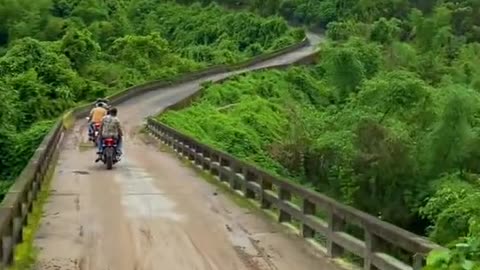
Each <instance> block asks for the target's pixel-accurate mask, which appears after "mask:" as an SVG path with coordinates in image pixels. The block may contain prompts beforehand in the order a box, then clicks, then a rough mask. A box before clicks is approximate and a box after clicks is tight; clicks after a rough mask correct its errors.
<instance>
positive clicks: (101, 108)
mask: <svg viewBox="0 0 480 270" xmlns="http://www.w3.org/2000/svg"><path fill="white" fill-rule="evenodd" d="M95 105H96V107H95V108H93V109H92V110H91V111H90V116H89V117H88V119H89V125H88V135H89V137H90V138H91V137H92V136H93V134H94V124H95V123H101V122H102V119H103V117H104V116H105V115H107V109H106V108H105V107H106V104H105V103H103V102H98V103H96V104H95Z"/></svg>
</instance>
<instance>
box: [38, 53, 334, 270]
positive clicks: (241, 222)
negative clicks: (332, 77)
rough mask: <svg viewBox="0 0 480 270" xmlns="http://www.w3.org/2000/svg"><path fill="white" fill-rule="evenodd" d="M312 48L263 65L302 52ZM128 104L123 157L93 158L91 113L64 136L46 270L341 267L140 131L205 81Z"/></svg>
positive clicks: (48, 221) (49, 212)
mask: <svg viewBox="0 0 480 270" xmlns="http://www.w3.org/2000/svg"><path fill="white" fill-rule="evenodd" d="M309 52H311V48H305V49H301V50H299V51H297V52H295V53H292V54H289V55H286V56H281V57H279V58H276V59H273V60H271V61H267V62H265V63H261V64H259V65H256V66H255V67H253V68H258V67H262V66H265V65H271V64H278V63H283V62H286V63H288V62H289V61H293V60H295V58H299V57H302V56H303V55H305V54H307V53H309ZM227 75H228V74H222V75H217V76H211V77H209V78H203V79H201V80H197V81H194V82H189V83H185V84H182V85H178V86H173V87H170V88H166V89H162V90H159V91H153V92H150V93H147V94H145V95H143V96H141V97H138V98H135V99H132V100H129V101H128V102H125V103H124V104H122V105H121V106H119V117H120V119H121V120H122V123H123V125H124V128H125V129H126V131H127V132H126V134H127V136H126V138H125V139H124V157H123V159H122V160H121V162H120V163H118V164H116V165H115V166H114V168H113V170H111V171H107V170H106V169H105V166H104V165H103V164H100V163H97V164H96V163H94V159H95V151H94V149H93V147H92V146H85V145H88V143H87V139H86V123H85V121H84V120H83V121H77V122H76V124H75V127H74V129H73V130H72V131H70V132H69V133H68V134H67V135H66V137H65V139H64V142H63V143H62V147H61V152H60V156H59V160H58V163H57V166H56V171H55V174H54V178H53V179H52V184H51V195H50V198H49V201H48V203H47V204H46V205H45V213H44V217H43V219H42V225H41V227H40V229H39V231H38V233H37V236H36V240H35V245H36V246H37V247H38V249H39V251H40V252H39V256H38V261H37V263H36V265H35V267H34V268H35V269H38V270H40V269H42V270H43V269H44V270H54V269H61V270H70V269H72V270H73V269H75V270H80V269H81V270H159V269H165V270H292V269H295V270H310V269H312V270H313V269H315V270H318V269H336V268H335V267H334V266H333V265H332V264H330V263H329V262H327V260H326V259H325V258H323V257H321V256H319V255H318V254H316V253H314V252H313V251H312V249H311V248H310V247H309V246H308V245H307V244H306V243H305V242H304V241H303V240H302V239H300V238H298V237H296V236H292V235H288V234H286V233H285V232H284V230H283V229H282V228H281V227H280V225H277V224H274V223H272V222H270V221H269V220H267V219H265V218H263V217H261V216H259V215H258V213H256V212H255V211H252V210H249V209H245V208H242V207H239V206H238V205H235V204H234V203H233V202H231V201H230V200H229V199H228V198H227V197H226V196H224V195H222V194H221V193H219V192H218V191H217V190H216V188H215V187H214V186H212V185H210V184H208V183H207V182H205V181H204V180H203V179H201V177H200V176H198V175H197V174H196V173H195V172H194V171H193V170H191V169H190V168H189V167H187V166H185V165H184V164H183V163H182V162H181V161H179V160H178V159H177V158H176V157H175V156H174V155H173V154H170V153H166V152H161V151H159V149H158V148H157V147H156V146H154V145H150V144H146V143H145V142H144V141H143V140H141V139H140V138H139V136H137V135H136V134H137V131H138V129H139V127H140V126H141V125H142V121H143V119H144V118H145V117H146V116H148V115H151V114H153V113H155V112H157V111H159V110H161V109H162V108H164V107H165V106H167V105H169V104H171V103H173V102H175V101H177V100H179V99H181V98H183V97H184V96H186V95H189V94H191V93H193V92H194V91H196V90H197V89H198V87H199V83H200V82H201V81H203V80H205V79H218V78H222V77H225V76H227Z"/></svg>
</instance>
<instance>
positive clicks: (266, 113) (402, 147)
mask: <svg viewBox="0 0 480 270" xmlns="http://www.w3.org/2000/svg"><path fill="white" fill-rule="evenodd" d="M219 2H222V3H224V4H225V2H228V1H219ZM354 2H355V3H353V2H351V3H350V2H349V1H344V0H325V1H320V0H316V1H314V0H310V1H308V0H296V1H274V0H272V1H262V3H263V4H260V3H259V2H258V1H244V2H243V5H242V6H243V7H247V8H252V9H253V10H256V11H257V12H260V13H262V14H277V13H278V14H282V15H284V17H286V18H289V19H291V16H290V15H291V14H295V16H297V17H298V18H303V19H304V20H303V21H302V22H304V23H309V24H313V25H317V26H326V28H327V36H328V39H329V42H328V44H327V45H326V46H325V47H323V48H322V51H321V61H320V62H319V63H318V64H317V65H316V66H313V67H308V68H292V69H289V70H286V71H267V72H263V73H259V74H250V75H246V76H240V77H238V78H236V79H235V80H231V81H228V82H226V83H224V84H222V85H212V86H207V87H206V88H205V92H204V95H203V96H202V97H201V98H200V99H199V100H198V101H197V102H196V103H195V104H194V105H193V106H191V107H189V108H186V109H184V110H181V111H171V112H168V113H167V114H166V115H164V116H161V120H162V121H163V122H165V123H166V124H168V125H171V126H173V127H175V128H178V129H179V130H181V131H184V132H186V133H188V134H190V135H193V136H195V137H196V138H199V139H200V140H201V141H204V142H206V143H208V144H211V145H213V146H215V147H218V148H220V149H222V150H225V151H227V152H229V153H232V154H234V155H236V156H238V157H240V158H242V159H244V160H247V161H249V162H253V163H255V164H257V165H259V166H261V167H264V168H266V169H268V170H270V171H272V172H274V173H277V174H280V175H282V176H285V177H288V178H289V179H291V180H292V181H297V182H300V183H302V184H304V185H306V186H309V187H312V188H314V189H316V190H318V191H320V192H323V193H326V194H328V195H330V196H333V197H335V198H337V199H339V200H341V201H342V202H345V203H348V204H350V205H352V206H354V207H356V208H358V209H361V210H364V211H367V212H369V213H371V214H373V215H376V216H378V217H380V218H382V219H384V220H386V221H389V222H392V223H394V224H397V225H399V226H402V227H404V228H406V229H409V230H411V231H413V232H415V233H419V234H424V235H427V236H429V237H430V238H431V239H432V240H434V241H436V242H438V243H439V244H442V245H452V246H454V245H455V244H456V243H458V242H462V243H465V244H466V245H465V248H463V249H459V250H455V251H453V253H451V254H448V256H447V255H442V256H437V257H435V256H433V257H432V260H433V261H432V262H430V264H431V267H433V268H431V269H457V268H452V267H459V264H457V263H458V261H462V260H463V259H464V256H467V258H468V260H477V261H480V258H479V256H478V252H477V251H476V246H478V243H480V239H479V238H478V235H479V234H478V232H479V230H478V221H479V218H480V206H479V204H478V203H476V202H477V201H478V200H477V198H478V196H480V192H479V184H478V174H479V167H478V164H479V161H480V160H479V158H480V139H479V138H480V137H479V136H480V129H479V127H480V126H479V124H480V122H479V120H480V118H479V112H480V105H479V101H480V94H479V91H480V68H479V67H480V57H479V55H480V43H478V41H480V40H479V35H478V34H479V32H478V30H479V29H480V28H479V21H478V18H480V16H478V14H479V12H480V4H479V3H477V2H478V1H462V2H461V3H459V2H454V1H421V2H420V1H418V2H416V1H388V0H387V1H354ZM427 2H428V3H427ZM349 3H350V4H349ZM227 4H228V3H227ZM269 5H270V6H269ZM287 5H288V7H289V8H291V9H290V11H291V13H287V14H285V13H284V11H285V8H286V7H287ZM266 6H268V7H271V8H265V7H266ZM306 7H310V8H306ZM314 7H315V8H317V9H315V8H314ZM327 7H330V8H332V10H329V9H328V8H327ZM265 10H269V11H268V12H265ZM301 10H303V12H304V13H302V12H301ZM327 11H329V12H331V14H330V15H332V14H334V15H335V16H332V17H328V16H327V15H328V14H326V12H327ZM312 12H316V13H315V14H316V15H318V17H316V18H312V17H310V19H307V17H309V15H308V14H310V15H312ZM289 14H290V15H289ZM302 14H303V15H302ZM312 16H313V15H312ZM207 115H208V117H206V116H207ZM187 120H188V121H187ZM457 252H458V253H457ZM459 254H460V255H459ZM448 258H449V259H448ZM462 263H463V261H462ZM442 267H443V268H442ZM458 269H460V268H458ZM462 269H463V268H462ZM469 269H470V268H469Z"/></svg>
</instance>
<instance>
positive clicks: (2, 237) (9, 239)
mask: <svg viewBox="0 0 480 270" xmlns="http://www.w3.org/2000/svg"><path fill="white" fill-rule="evenodd" d="M307 45H309V41H308V39H306V38H305V39H304V40H302V41H301V42H299V43H296V44H293V45H291V46H288V47H285V48H283V49H280V50H278V51H274V52H271V53H267V54H264V55H260V56H258V57H255V58H252V59H249V60H247V61H245V62H242V63H239V64H234V65H218V66H213V67H210V68H207V69H204V70H200V71H195V72H192V73H188V74H183V75H180V76H178V77H177V78H174V79H171V80H167V81H153V82H148V83H145V84H142V85H139V86H134V87H131V88H128V89H126V90H124V91H121V92H119V93H116V94H114V95H111V96H109V97H107V98H108V99H109V100H110V101H111V103H112V104H115V105H116V104H119V103H121V102H124V101H126V100H128V99H130V98H133V97H136V96H140V95H142V94H144V93H145V92H148V91H153V90H159V89H161V88H163V87H166V86H170V85H174V84H181V83H185V82H188V81H192V80H196V79H199V78H201V77H204V76H209V75H216V74H220V73H224V72H228V71H233V70H236V69H241V68H246V67H249V66H251V65H254V64H257V63H260V62H263V61H266V60H269V59H272V58H275V57H277V56H280V55H283V54H287V53H289V52H292V51H295V50H297V49H300V48H302V47H305V46H307ZM90 109H91V104H84V105H81V106H78V107H76V108H75V109H73V110H70V111H68V112H67V113H65V114H64V115H63V116H62V117H61V118H60V119H59V120H58V121H57V122H56V123H55V126H54V127H53V128H52V130H51V131H50V132H49V133H48V135H47V136H45V138H44V139H43V141H42V143H41V144H40V146H39V147H38V148H37V150H36V151H35V153H34V155H33V156H32V158H31V159H30V161H29V162H28V164H27V165H26V167H25V168H24V169H23V171H22V173H21V174H20V175H19V176H18V177H17V179H16V180H15V182H14V184H13V186H11V187H10V189H9V191H8V193H7V194H6V196H5V199H4V200H3V201H2V203H1V204H0V269H5V268H6V267H8V266H10V265H12V263H13V260H14V257H15V247H16V245H18V244H19V243H21V242H22V240H23V239H22V236H23V227H24V226H25V225H26V224H27V219H28V214H29V213H30V211H31V210H32V205H33V203H34V201H35V199H36V198H37V196H38V192H39V190H40V188H41V186H42V183H43V182H44V180H45V179H46V177H47V172H48V170H49V168H50V166H51V165H52V164H51V162H52V161H53V159H54V157H55V153H56V152H57V151H58V146H59V144H60V143H61V141H62V138H63V136H64V132H65V131H66V130H67V124H68V122H69V121H72V120H74V119H76V118H81V117H84V116H85V115H87V114H88V112H89V111H90Z"/></svg>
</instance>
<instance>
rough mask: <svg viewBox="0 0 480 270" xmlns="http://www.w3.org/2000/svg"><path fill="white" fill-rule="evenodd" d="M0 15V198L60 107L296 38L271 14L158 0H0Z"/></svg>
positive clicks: (244, 56)
mask: <svg viewBox="0 0 480 270" xmlns="http://www.w3.org/2000/svg"><path fill="white" fill-rule="evenodd" d="M0 15H1V16H0V22H1V23H0V152H1V153H2V155H0V180H1V181H0V195H1V194H4V191H5V190H6V189H7V188H8V187H9V185H10V183H11V181H12V180H13V179H14V178H15V176H17V175H18V174H19V172H20V171H21V170H22V169H23V167H24V166H25V164H26V162H27V161H28V159H29V158H30V156H31V154H32V153H33V151H35V148H36V146H37V145H38V144H39V143H40V142H41V140H42V139H43V136H44V135H45V133H46V132H47V131H48V130H49V129H50V128H51V126H52V123H53V119H55V118H57V117H58V116H59V115H60V114H61V113H62V112H64V111H65V110H66V109H67V108H71V107H72V106H74V105H75V104H78V103H79V102H82V101H89V100H93V99H95V98H97V97H101V96H105V95H106V94H109V93H112V92H115V91H119V90H122V89H124V88H126V87H129V86H132V85H136V84H140V83H142V82H145V81H148V80H153V79H171V78H173V77H174V76H175V75H178V74H181V73H186V72H190V71H194V70H198V69H200V68H204V67H206V66H209V65H215V64H229V63H235V62H238V61H242V60H245V59H247V58H250V57H253V56H256V55H259V54H261V53H264V52H269V51H272V50H275V49H278V48H280V47H283V46H286V45H289V44H292V43H294V42H297V41H299V40H301V39H302V38H303V37H304V33H303V30H300V29H292V28H289V27H288V26H287V24H286V22H285V21H284V20H283V19H281V18H280V17H270V18H261V17H259V16H256V15H254V14H253V13H249V12H236V13H234V12H227V11H225V10H224V9H223V8H221V7H219V6H217V5H215V4H212V5H209V6H208V7H202V6H200V5H192V6H188V7H187V6H182V5H179V4H177V3H175V2H172V1H160V0H108V1H107V0H105V1H102V0H100V1H98V0H97V1H93V0H36V1H27V0H0ZM0 197H1V196H0Z"/></svg>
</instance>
